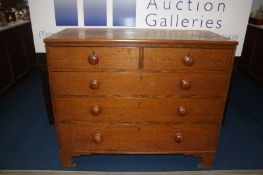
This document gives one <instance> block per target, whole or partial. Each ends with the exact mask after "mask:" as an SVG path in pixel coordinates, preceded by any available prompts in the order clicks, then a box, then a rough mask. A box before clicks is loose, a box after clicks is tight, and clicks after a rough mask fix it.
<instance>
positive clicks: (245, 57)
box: [239, 25, 263, 83]
mask: <svg viewBox="0 0 263 175" xmlns="http://www.w3.org/2000/svg"><path fill="white" fill-rule="evenodd" d="M239 68H240V70H241V71H243V72H246V73H248V74H250V75H251V76H253V77H254V78H255V79H256V80H258V81H259V82H261V83H263V28H260V27H257V26H254V25H248V28H247V33H246V38H245V43H244V47H243V52H242V56H241V58H240V60H239Z"/></svg>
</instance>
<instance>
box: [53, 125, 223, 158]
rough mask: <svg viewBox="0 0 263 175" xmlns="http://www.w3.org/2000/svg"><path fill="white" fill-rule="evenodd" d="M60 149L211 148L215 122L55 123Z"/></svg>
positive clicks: (191, 149) (215, 128)
mask: <svg viewBox="0 0 263 175" xmlns="http://www.w3.org/2000/svg"><path fill="white" fill-rule="evenodd" d="M57 128H58V133H59V135H60V141H61V143H62V144H61V145H62V148H61V149H63V150H72V151H75V152H92V153H100V152H101V153H103V152H108V153H109V152H112V153H120V152H125V151H127V152H128V151H132V152H133V153H136V152H142V151H143V152H154V151H157V152H160V153H164V152H180V151H214V149H215V145H216V138H217V135H218V131H219V125H218V124H178V125H171V124H150V125H148V124H113V123H112V124H107V123H96V124H92V123H89V124H87V125H80V124H72V125H69V124H58V125H57Z"/></svg>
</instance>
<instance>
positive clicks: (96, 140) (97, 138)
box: [93, 133, 102, 143]
mask: <svg viewBox="0 0 263 175" xmlns="http://www.w3.org/2000/svg"><path fill="white" fill-rule="evenodd" d="M93 141H94V142H95V143H100V142H101V141H102V136H101V134H98V133H97V134H95V135H94V136H93Z"/></svg>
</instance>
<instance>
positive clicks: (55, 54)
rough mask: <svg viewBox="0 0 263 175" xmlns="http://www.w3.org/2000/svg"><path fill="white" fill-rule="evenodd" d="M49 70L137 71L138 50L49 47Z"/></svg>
mask: <svg viewBox="0 0 263 175" xmlns="http://www.w3.org/2000/svg"><path fill="white" fill-rule="evenodd" d="M47 52H48V57H49V63H50V68H51V70H67V69H76V70H107V69H137V68H138V66H139V49H138V48H128V47H127V48H125V47H49V48H48V49H47Z"/></svg>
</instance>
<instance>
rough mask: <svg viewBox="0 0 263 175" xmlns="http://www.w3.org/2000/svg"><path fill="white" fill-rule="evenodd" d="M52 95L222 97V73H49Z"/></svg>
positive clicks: (223, 86)
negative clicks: (50, 75)
mask: <svg viewBox="0 0 263 175" xmlns="http://www.w3.org/2000/svg"><path fill="white" fill-rule="evenodd" d="M52 87H53V92H54V94H55V96H63V95H69V96H70V95H86V96H101V97H105V96H107V97H112V96H117V97H119V96H189V95H196V96H200V95H217V96H225V95H226V89H227V74H226V73H209V74H207V73H194V72H193V73H139V72H101V73H96V72H52Z"/></svg>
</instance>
